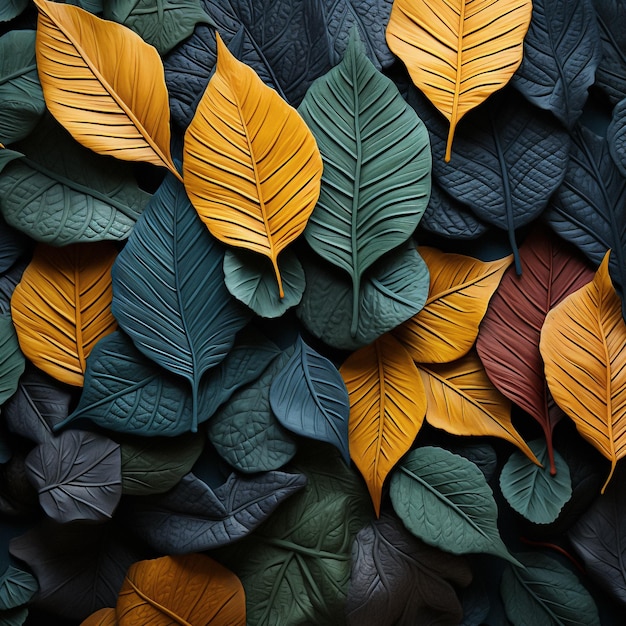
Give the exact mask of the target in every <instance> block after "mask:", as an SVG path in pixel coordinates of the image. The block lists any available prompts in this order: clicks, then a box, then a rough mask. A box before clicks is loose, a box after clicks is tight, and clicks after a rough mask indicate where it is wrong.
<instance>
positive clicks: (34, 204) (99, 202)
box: [0, 117, 150, 246]
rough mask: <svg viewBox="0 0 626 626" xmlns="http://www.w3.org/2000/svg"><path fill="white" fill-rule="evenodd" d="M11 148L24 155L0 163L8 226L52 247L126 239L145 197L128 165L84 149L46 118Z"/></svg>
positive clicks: (0, 203) (0, 199)
mask: <svg viewBox="0 0 626 626" xmlns="http://www.w3.org/2000/svg"><path fill="white" fill-rule="evenodd" d="M16 148H17V149H19V150H20V152H22V153H23V154H24V155H26V156H25V158H22V159H19V160H15V161H13V162H12V163H9V164H8V165H6V166H5V167H4V168H3V169H2V168H1V165H0V169H2V174H1V175H0V209H1V210H2V213H3V214H4V218H5V219H6V221H7V222H8V223H9V224H10V225H12V226H14V227H15V228H17V229H18V230H21V231H22V232H25V233H26V234H27V235H29V236H30V237H32V238H33V239H36V240H38V241H45V242H47V243H50V244H52V245H57V246H64V245H67V244H70V243H77V242H80V241H84V242H87V241H99V240H103V239H111V240H121V239H125V238H126V237H128V235H129V234H130V231H131V230H132V228H133V226H134V225H135V222H136V221H137V218H138V217H139V215H140V214H141V212H142V211H143V208H144V207H145V205H146V203H147V202H148V200H149V198H150V195H149V194H147V193H146V192H144V191H142V190H141V189H139V187H138V186H137V183H136V182H135V180H134V177H133V175H132V165H131V164H129V163H123V162H121V161H118V160H116V159H114V158H112V157H103V156H99V155H97V154H95V153H94V152H92V151H91V150H88V149H87V148H83V147H82V146H81V145H80V144H78V143H77V142H76V141H74V139H72V138H71V137H70V135H69V134H68V133H67V131H66V130H65V129H64V128H62V127H61V126H60V125H59V124H58V123H57V122H55V121H54V120H53V119H52V118H51V117H47V118H44V120H43V121H42V122H41V123H40V124H39V125H38V126H37V128H36V129H35V130H34V131H33V133H32V134H31V135H30V136H29V137H28V138H27V139H26V140H24V141H22V142H20V143H19V144H17V145H16ZM2 152H5V151H3V150H0V155H1V154H2ZM0 158H2V157H1V156H0ZM14 158H15V157H14Z"/></svg>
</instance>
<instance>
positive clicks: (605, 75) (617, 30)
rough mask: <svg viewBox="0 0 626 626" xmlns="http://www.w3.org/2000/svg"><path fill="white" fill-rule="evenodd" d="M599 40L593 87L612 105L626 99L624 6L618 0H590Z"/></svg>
mask: <svg viewBox="0 0 626 626" xmlns="http://www.w3.org/2000/svg"><path fill="white" fill-rule="evenodd" d="M592 2H593V6H594V8H595V10H596V16H597V18H598V26H599V30H600V38H601V40H602V59H601V61H600V65H599V66H598V68H597V70H596V82H595V84H596V85H597V86H598V87H600V88H601V89H602V90H603V91H604V92H605V93H606V94H607V95H608V96H609V99H610V100H611V102H612V103H613V104H615V103H617V102H619V101H620V100H622V99H623V98H626V78H625V77H626V54H624V50H626V7H625V6H624V5H623V4H622V2H620V0H592Z"/></svg>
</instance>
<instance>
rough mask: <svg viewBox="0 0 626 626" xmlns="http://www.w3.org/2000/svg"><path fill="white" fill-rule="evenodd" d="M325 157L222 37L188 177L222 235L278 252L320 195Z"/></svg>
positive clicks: (196, 123) (188, 158)
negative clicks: (237, 57) (235, 55)
mask: <svg viewBox="0 0 626 626" xmlns="http://www.w3.org/2000/svg"><path fill="white" fill-rule="evenodd" d="M321 176H322V158H321V156H320V154H319V151H318V149H317V144H316V142H315V139H314V137H313V135H312V134H311V131H310V130H309V129H308V127H307V126H306V124H305V123H304V121H303V119H302V118H301V117H300V115H299V114H298V112H297V111H296V110H295V109H294V108H292V107H291V106H289V105H288V104H287V103H286V102H285V101H284V100H282V98H281V97H280V96H279V95H278V94H277V93H276V92H275V91H274V90H273V89H270V88H269V87H267V86H266V85H264V84H263V82H262V81H261V79H260V78H259V77H258V76H257V75H256V74H255V72H254V70H252V69H251V68H249V67H248V66H247V65H245V64H243V63H241V62H240V61H238V60H237V59H235V57H233V55H232V54H231V53H230V52H229V51H228V48H226V46H225V45H224V44H223V43H222V40H221V39H220V37H219V35H218V36H217V69H216V71H215V74H214V75H213V77H212V78H211V80H210V81H209V84H208V86H207V88H206V91H205V92H204V95H203V97H202V100H201V101H200V104H199V105H198V109H197V111H196V114H195V116H194V118H193V120H192V121H191V124H190V125H189V128H188V129H187V133H186V134H185V147H184V161H183V178H184V181H185V187H186V189H187V193H188V195H189V198H190V200H191V202H192V203H193V205H194V207H195V208H196V210H197V211H198V214H199V215H200V217H201V219H202V220H203V222H204V223H205V224H206V225H207V227H208V229H209V230H210V231H211V233H212V234H213V235H214V236H215V237H217V239H219V240H220V241H223V242H224V243H227V244H229V245H232V246H239V247H243V248H247V249H249V250H252V251H254V252H257V253H260V254H263V255H264V256H266V257H268V258H269V259H270V260H271V262H272V264H273V266H274V271H275V273H276V279H277V280H278V286H279V291H280V296H281V298H282V297H283V288H282V281H281V278H280V271H279V269H278V261H277V257H278V254H279V252H280V251H281V250H283V249H284V248H285V247H286V246H287V245H288V244H289V243H291V242H292V241H293V240H294V239H295V238H296V237H297V236H298V235H300V234H301V233H302V231H303V230H304V227H305V226H306V223H307V220H308V219H309V216H310V215H311V212H312V211H313V208H314V206H315V203H316V202H317V198H318V196H319V190H320V181H321Z"/></svg>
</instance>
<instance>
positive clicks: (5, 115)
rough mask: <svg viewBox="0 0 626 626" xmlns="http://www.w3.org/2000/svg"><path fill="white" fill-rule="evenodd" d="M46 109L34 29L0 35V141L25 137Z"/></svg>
mask: <svg viewBox="0 0 626 626" xmlns="http://www.w3.org/2000/svg"><path fill="white" fill-rule="evenodd" d="M3 4H4V3H3ZM9 4H10V2H9ZM1 12H2V9H0V13H1ZM45 110H46V104H45V102H44V99H43V91H42V90H41V84H40V83H39V76H38V75H37V63H36V61H35V31H34V30H13V31H10V32H8V33H7V34H6V35H3V36H2V37H0V143H3V144H7V143H13V142H14V141H19V140H20V139H23V138H24V137H26V135H28V133H30V132H31V131H32V130H33V128H35V126H36V125H37V122H38V121H39V118H40V117H41V116H42V115H43V113H44V111H45Z"/></svg>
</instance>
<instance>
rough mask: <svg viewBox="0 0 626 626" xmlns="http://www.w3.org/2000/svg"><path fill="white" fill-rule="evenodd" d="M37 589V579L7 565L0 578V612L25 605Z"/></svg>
mask: <svg viewBox="0 0 626 626" xmlns="http://www.w3.org/2000/svg"><path fill="white" fill-rule="evenodd" d="M38 588H39V585H38V584H37V579H36V578H35V577H34V576H33V575H32V574H31V573H29V572H26V571H24V570H23V569H19V568H18V567H15V566H14V565H9V567H8V568H7V569H6V571H5V572H4V574H2V576H1V577H0V611H7V610H9V609H15V608H17V607H18V606H22V605H23V604H26V603H27V602H28V601H29V600H30V599H31V598H32V597H33V596H34V595H35V592H36V591H37V589H38Z"/></svg>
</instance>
